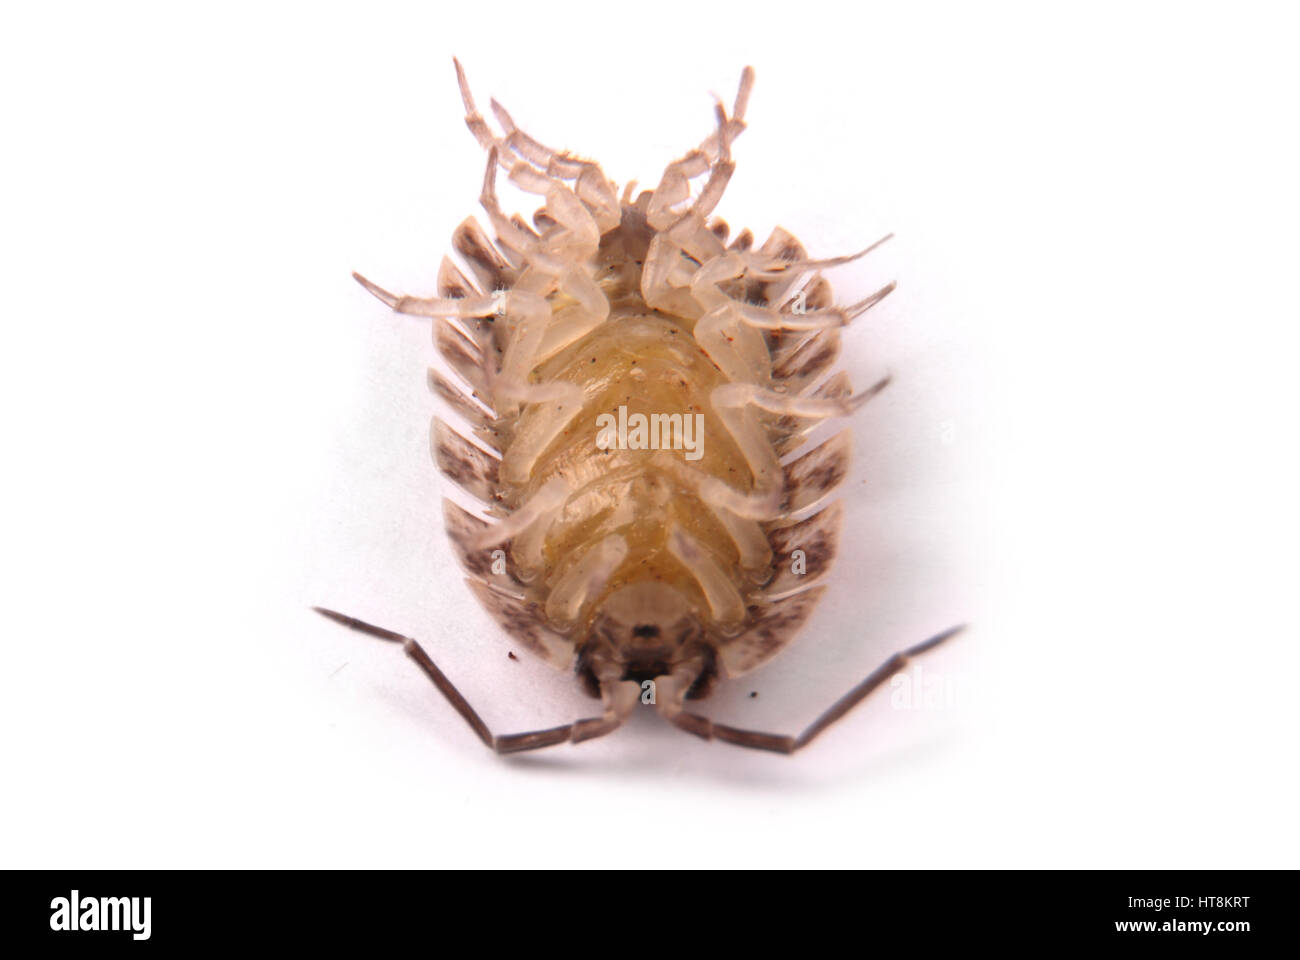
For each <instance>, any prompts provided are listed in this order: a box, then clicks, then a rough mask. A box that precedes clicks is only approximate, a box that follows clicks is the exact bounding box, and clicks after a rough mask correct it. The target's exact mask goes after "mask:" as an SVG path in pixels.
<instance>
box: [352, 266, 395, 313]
mask: <svg viewBox="0 0 1300 960" xmlns="http://www.w3.org/2000/svg"><path fill="white" fill-rule="evenodd" d="M352 279H353V280H355V281H356V282H357V283H359V284H361V286H362V287H364V288H365V290H366V292H367V293H369V294H370V295H371V296H372V297H374V298H375V299H376V300H379V301H380V302H381V303H383V304H384V305H385V306H387V307H393V306H395V305H396V304H397V296H396V295H394V294H391V293H389V292H388V291H387V290H385V289H384V288H383V287H381V286H379V285H378V284H377V283H371V282H370V281H369V280H367V279H366V278H365V277H363V276H362V275H361V274H359V273H357V272H356V271H355V270H353V271H352Z"/></svg>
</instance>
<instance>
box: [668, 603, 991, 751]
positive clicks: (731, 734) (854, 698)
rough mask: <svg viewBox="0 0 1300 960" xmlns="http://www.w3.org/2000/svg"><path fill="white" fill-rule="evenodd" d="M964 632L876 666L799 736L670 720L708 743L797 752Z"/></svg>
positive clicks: (685, 718)
mask: <svg viewBox="0 0 1300 960" xmlns="http://www.w3.org/2000/svg"><path fill="white" fill-rule="evenodd" d="M964 629H966V628H965V625H962V626H958V627H951V628H949V629H948V630H945V631H944V632H943V633H940V634H938V635H936V636H933V637H931V638H930V639H929V640H926V641H925V642H924V643H918V644H917V645H916V646H914V647H909V648H908V649H906V650H903V651H900V652H899V653H896V654H894V655H893V656H892V657H890V658H889V659H888V660H886V661H885V662H884V663H882V664H881V665H880V666H879V667H877V668H876V669H875V670H874V671H873V672H872V673H871V675H870V676H868V677H867V678H866V679H865V680H863V681H862V682H861V683H859V684H858V685H857V686H856V687H854V688H853V689H852V690H850V691H849V692H848V693H846V694H845V695H844V696H842V697H840V699H839V700H837V701H835V703H833V704H832V705H831V706H830V708H829V709H827V710H826V712H824V713H823V714H822V715H821V716H820V717H818V718H817V719H816V720H814V721H813V722H812V723H811V724H809V725H808V727H806V728H805V729H804V731H803V733H801V734H799V735H798V736H788V735H781V734H775V733H764V732H762V731H759V730H745V729H742V728H740V727H732V726H728V725H727V724H725V723H714V722H713V721H711V720H709V719H708V718H707V717H702V716H700V715H699V714H693V713H687V712H685V711H682V712H680V713H678V714H677V715H675V716H671V717H669V719H670V720H672V722H673V723H674V724H676V725H677V726H678V727H681V728H682V729H683V730H685V731H687V732H688V733H693V734H695V735H696V736H697V737H702V738H703V739H705V740H711V739H717V740H724V741H726V742H727V743H734V744H735V745H736V746H738V747H750V748H751V749H754V750H771V751H773V752H775V753H794V752H795V751H796V750H799V749H800V748H802V747H806V746H808V744H810V743H812V741H813V740H814V739H816V737H817V736H818V735H819V734H820V733H821V732H822V731H823V730H825V729H826V728H827V727H829V726H830V725H831V724H832V723H834V722H835V721H836V720H839V719H840V718H841V717H843V716H844V715H845V714H846V713H848V712H849V711H850V710H852V709H853V708H854V707H856V706H857V705H858V704H859V703H861V702H862V701H863V700H865V699H866V698H867V697H868V696H869V695H870V694H871V693H872V692H873V691H875V690H877V689H878V688H879V687H881V686H882V685H883V684H884V683H885V682H886V681H887V680H889V679H890V678H891V677H893V676H894V675H895V674H897V673H899V672H901V671H902V670H903V669H905V668H906V667H907V665H908V664H909V663H910V662H911V661H912V659H913V658H915V657H919V656H920V655H921V654H923V653H926V652H928V651H930V650H933V649H934V648H935V647H937V646H939V645H940V644H941V643H944V642H945V641H947V640H950V639H952V638H953V637H955V636H956V635H957V634H959V633H961V631H962V630H964Z"/></svg>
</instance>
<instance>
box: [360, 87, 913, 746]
mask: <svg viewBox="0 0 1300 960" xmlns="http://www.w3.org/2000/svg"><path fill="white" fill-rule="evenodd" d="M457 73H458V77H459V79H460V84H461V91H462V95H463V98H464V101H465V107H466V114H467V117H466V122H467V124H468V125H469V128H470V130H471V131H472V132H473V133H474V135H475V137H476V138H477V139H478V140H479V142H480V144H481V145H482V146H483V147H484V148H485V150H486V151H487V154H488V163H487V171H486V176H485V179H484V183H483V187H482V193H481V196H480V199H481V202H482V204H483V207H484V209H485V211H486V212H487V217H488V222H489V225H490V230H491V232H489V230H488V229H485V228H484V226H482V225H480V224H479V223H478V221H476V220H475V219H474V218H473V217H471V218H469V219H467V220H466V221H465V222H464V223H462V224H461V225H460V227H459V228H457V230H456V231H455V235H454V236H453V238H452V247H453V249H454V250H455V252H456V253H457V254H458V255H459V256H460V258H461V263H460V264H457V263H455V262H453V261H452V260H450V259H444V261H443V264H442V267H441V269H440V271H439V275H438V296H437V297H431V298H427V299H420V298H415V297H407V296H397V295H393V294H390V293H388V292H387V291H384V290H382V289H381V288H379V287H376V286H375V285H374V284H371V283H369V281H366V280H364V279H362V278H358V279H360V280H361V282H362V283H363V284H364V285H365V286H366V287H367V288H368V289H370V290H371V292H372V293H374V294H375V295H376V296H378V297H379V298H380V299H382V300H383V301H384V302H385V303H387V304H388V305H389V306H391V307H392V308H393V309H394V310H397V311H399V312H403V313H411V314H415V315H420V316H430V317H433V318H435V320H434V341H435V344H436V346H437V350H438V353H439V354H440V355H441V356H442V358H443V359H444V360H445V362H446V364H447V367H448V368H449V371H450V372H447V373H444V372H441V371H430V380H429V382H430V386H431V388H432V389H433V390H434V392H435V393H436V394H437V396H439V397H440V398H441V399H442V400H443V401H444V402H445V403H446V405H447V407H448V408H449V410H450V411H451V414H452V417H453V419H454V420H455V421H458V422H459V424H461V426H459V427H457V426H453V425H451V424H450V423H449V422H445V421H444V420H442V419H437V420H435V421H434V425H433V430H432V437H431V440H432V449H433V453H434V457H435V459H436V461H437V464H438V467H439V469H440V470H441V471H442V472H443V473H444V474H445V475H446V476H447V477H448V478H449V479H450V480H451V481H453V482H454V483H455V484H456V485H457V486H459V487H460V488H461V489H463V490H464V491H465V492H466V493H467V494H469V495H470V497H472V498H473V499H474V500H475V501H477V502H478V503H479V504H480V505H481V509H480V510H479V511H478V512H477V514H476V513H474V512H471V511H467V510H466V509H464V508H462V507H461V506H458V505H456V504H455V503H452V502H451V501H446V502H445V516H446V525H447V531H448V534H449V535H450V539H451V542H452V543H453V545H454V546H455V550H456V553H457V555H458V557H459V559H460V561H461V564H462V565H463V567H464V569H465V571H466V573H467V575H468V576H467V582H468V584H469V586H470V588H471V589H472V590H473V592H474V593H475V594H476V595H477V596H478V598H479V600H480V601H481V602H482V604H483V606H484V607H485V608H486V609H487V610H488V612H489V613H491V614H492V616H493V617H494V618H495V619H496V621H497V622H498V623H499V624H500V625H501V626H502V628H503V629H504V630H505V631H506V632H507V633H508V634H509V635H510V636H511V637H512V638H513V639H514V640H515V641H516V642H517V643H519V644H520V645H521V646H523V647H524V648H526V649H527V650H529V651H530V652H532V653H533V654H536V655H538V656H540V657H542V658H544V659H545V660H547V661H548V662H550V663H552V664H555V665H557V666H561V667H574V668H576V670H577V671H578V673H579V674H580V675H581V677H582V679H583V680H584V682H585V683H586V685H587V687H588V689H589V690H590V691H591V692H592V693H593V694H595V695H597V696H600V697H601V698H602V699H603V700H604V701H605V707H606V710H605V717H604V719H603V720H601V721H600V722H601V723H605V724H606V725H608V724H611V723H612V724H615V725H616V724H617V722H621V720H622V719H623V718H624V717H625V716H626V714H627V712H628V710H629V709H630V704H631V703H632V702H635V700H634V699H632V698H633V696H634V692H635V691H639V690H641V689H642V685H643V684H644V682H645V681H647V680H652V681H655V683H656V684H657V687H658V697H659V699H658V700H656V701H655V703H656V706H658V707H659V709H660V710H661V711H662V712H664V713H665V714H666V715H668V717H669V719H671V720H673V722H675V723H677V724H678V725H679V726H683V727H685V728H687V729H691V730H692V732H698V731H695V730H694V726H697V725H698V724H699V723H701V722H703V721H701V720H700V719H699V718H695V717H692V716H690V715H685V714H683V713H682V709H681V704H682V701H683V699H684V698H686V697H698V696H701V695H703V694H704V693H705V692H706V691H707V690H708V688H709V686H710V685H711V684H712V682H713V681H714V679H715V678H727V677H735V676H740V675H742V674H744V673H745V672H747V671H749V670H752V669H753V668H755V667H756V666H758V665H760V664H762V663H764V662H766V661H767V660H769V659H770V658H772V657H773V656H774V655H776V654H777V653H778V652H779V651H780V650H781V649H782V648H783V647H784V646H786V645H787V644H788V643H789V642H790V640H791V639H792V638H793V637H794V635H795V634H796V632H797V631H798V630H799V629H800V627H801V626H802V625H803V624H804V623H805V622H806V621H807V619H808V617H809V616H810V614H811V613H812V610H813V608H814V607H815V605H816V603H817V601H818V600H819V599H820V598H821V596H822V595H823V593H824V592H825V588H824V587H823V586H820V585H819V584H818V581H819V579H820V578H821V577H822V576H823V575H824V574H825V573H826V572H827V570H828V569H829V568H830V566H831V563H832V561H833V560H834V557H835V552H836V547H837V544H838V537H839V527H840V520H841V514H842V511H841V509H840V506H839V504H838V503H837V502H836V501H834V500H833V499H832V495H833V493H834V491H835V489H836V488H837V487H838V486H839V485H840V484H841V483H842V482H843V480H844V478H845V476H846V474H847V472H848V470H849V464H850V442H849V431H848V430H847V429H846V430H842V431H841V432H839V433H837V434H835V435H833V436H832V437H831V438H830V439H829V440H826V441H825V442H823V443H821V444H820V445H817V446H815V447H812V446H811V445H810V444H809V442H808V433H809V432H810V431H811V430H812V428H813V427H815V426H816V425H817V424H818V423H820V422H822V421H823V420H826V419H828V418H832V417H841V416H844V415H846V414H848V413H849V412H851V411H852V410H853V409H855V408H856V407H857V406H858V405H859V404H861V403H862V402H864V401H865V400H866V399H868V398H869V397H871V396H873V395H874V394H875V393H876V392H878V391H879V390H880V389H881V388H882V387H883V386H884V382H881V383H879V384H877V385H875V386H874V387H873V388H872V389H871V390H868V391H866V392H865V393H862V394H858V395H854V394H853V393H852V390H851V386H850V384H849V382H848V378H847V376H846V375H845V374H844V373H842V372H839V373H836V372H834V371H832V366H833V365H834V363H835V361H836V359H837V358H838V356H839V352H840V346H841V344H840V335H839V328H840V327H842V326H843V325H845V324H847V323H848V322H849V321H850V320H851V319H852V318H853V317H854V316H856V315H857V314H859V313H861V312H863V311H865V310H866V309H868V308H870V307H871V306H874V305H875V304H876V303H878V302H879V301H880V300H881V299H883V297H884V296H885V295H886V294H887V293H888V292H889V291H890V290H891V289H892V285H890V286H888V287H886V288H884V289H883V290H881V291H878V292H877V293H875V294H873V295H872V296H871V297H869V298H867V299H866V300H864V301H862V302H861V303H858V304H853V305H851V306H846V307H837V306H835V305H834V301H833V298H832V295H831V287H830V284H829V282H828V281H827V279H826V277H825V276H824V275H823V274H822V272H821V270H822V269H823V268H827V267H831V266H836V265H839V264H841V263H847V262H849V261H850V260H853V259H855V257H857V256H861V255H862V254H863V253H866V252H868V251H862V253H860V254H856V255H854V256H851V257H840V258H836V259H830V260H813V259H810V258H809V257H808V254H807V252H806V251H805V250H804V248H803V246H802V245H801V244H800V243H799V241H798V240H797V239H795V238H794V237H793V236H791V235H790V234H789V233H787V232H786V231H785V230H783V229H781V228H777V229H776V230H774V231H773V232H772V235H771V236H770V237H769V238H768V239H767V241H766V242H765V243H763V244H762V245H761V246H759V247H757V248H754V246H753V236H752V234H750V232H749V231H748V230H745V231H742V232H741V234H740V235H739V236H737V237H736V238H735V240H734V241H733V242H732V243H731V244H730V245H729V246H728V245H727V238H728V237H729V235H730V230H729V228H728V227H727V225H726V224H725V223H724V222H723V221H721V220H719V219H717V218H715V217H713V216H712V212H713V209H714V207H715V206H716V204H717V203H718V201H719V199H720V198H721V195H722V192H723V189H724V188H725V186H726V183H727V181H728V180H729V179H730V177H731V175H732V172H733V170H734V164H733V162H732V159H731V145H732V142H733V141H734V140H735V138H736V137H737V136H739V134H740V133H741V131H743V129H744V126H745V125H744V114H745V106H746V103H747V101H748V97H749V91H750V87H751V84H752V80H753V73H752V71H750V70H749V69H748V68H747V69H746V71H745V73H744V75H743V78H742V81H741V87H740V93H739V94H738V96H737V98H736V101H735V104H734V107H733V109H732V112H731V113H730V114H728V112H727V111H726V110H725V109H724V108H723V107H722V106H721V105H719V106H718V108H717V115H716V124H715V128H714V130H713V132H712V133H711V134H710V135H709V136H708V137H707V138H706V139H705V140H704V141H703V142H702V143H701V144H700V146H699V147H698V148H696V149H694V150H691V151H690V152H688V153H687V154H685V155H684V156H683V157H682V158H681V159H679V160H677V161H675V162H674V163H672V164H670V165H669V167H668V169H667V170H666V171H665V172H664V174H663V177H662V178H661V180H660V182H659V185H658V187H657V188H655V189H654V190H645V191H642V192H640V193H639V194H637V195H636V196H635V199H634V198H633V192H634V190H633V185H632V184H628V185H627V186H626V188H625V189H624V190H623V191H622V196H621V197H616V192H615V187H614V185H613V184H612V183H611V182H609V181H608V180H607V179H606V178H605V176H604V174H603V172H602V171H601V169H600V167H599V166H598V165H596V164H595V163H592V162H590V161H587V160H583V159H580V158H578V157H576V156H573V155H571V154H568V153H564V152H558V151H554V150H551V149H550V148H548V147H545V146H543V145H542V144H540V143H539V142H537V141H536V140H533V139H532V138H531V137H529V136H528V135H527V134H524V133H523V132H522V131H521V130H519V129H518V128H517V127H516V126H515V124H514V121H513V119H512V118H511V117H510V115H509V114H508V113H506V111H505V110H504V109H503V108H501V107H500V105H498V104H497V103H495V101H494V102H493V103H492V110H493V113H494V114H495V116H496V119H497V123H498V125H499V126H500V127H501V129H502V131H503V133H502V134H500V135H498V134H497V133H496V132H494V131H493V130H492V129H491V128H490V127H489V126H488V124H487V122H486V121H485V120H484V118H483V117H482V116H481V115H480V114H479V113H478V110H477V108H476V107H475V104H474V101H473V98H472V96H471V95H470V92H469V87H468V84H467V82H466V81H465V77H464V73H463V72H462V71H461V70H460V67H459V64H457ZM501 172H504V173H505V174H506V175H507V176H508V177H509V178H510V179H511V180H512V181H513V182H514V183H516V184H517V185H518V186H520V187H521V188H522V189H524V190H525V191H528V192H531V193H535V194H537V195H539V196H540V197H541V198H542V206H541V207H540V208H539V209H538V210H537V211H536V212H535V213H534V214H533V216H532V217H531V220H530V221H526V220H525V219H524V218H523V217H520V216H519V215H517V214H516V215H511V216H507V215H506V214H505V213H503V212H502V211H501V209H500V207H499V205H498V202H497V197H496V178H497V176H498V175H499V174H500V173H501ZM697 179H702V186H700V187H699V189H698V190H693V185H694V181H696V180H697ZM870 249H872V248H868V250H870ZM638 415H639V416H641V417H644V418H645V422H646V423H653V424H655V425H656V427H658V428H660V433H659V439H660V442H659V443H658V444H657V445H651V446H650V448H641V447H639V446H638V444H637V443H636V439H635V430H633V432H632V433H633V440H632V441H630V442H627V443H624V442H623V440H624V439H625V438H624V436H621V435H620V436H618V437H617V442H614V437H615V434H611V433H610V432H609V431H610V430H611V426H610V425H611V423H613V422H616V421H617V422H620V423H635V422H636V420H637V418H638ZM620 418H625V419H620ZM583 722H584V723H587V722H588V721H583ZM590 722H591V723H596V722H597V721H594V720H593V721H590ZM584 729H585V728H584ZM599 732H605V731H604V729H603V728H602V729H601V730H599V731H596V730H595V729H594V728H593V731H589V732H584V733H581V735H580V733H579V732H578V728H577V727H576V726H575V730H574V732H573V739H575V740H576V739H581V738H585V737H586V736H594V735H597V733H599ZM532 745H536V744H532ZM748 745H751V746H752V745H760V746H761V745H763V744H752V743H751V744H748Z"/></svg>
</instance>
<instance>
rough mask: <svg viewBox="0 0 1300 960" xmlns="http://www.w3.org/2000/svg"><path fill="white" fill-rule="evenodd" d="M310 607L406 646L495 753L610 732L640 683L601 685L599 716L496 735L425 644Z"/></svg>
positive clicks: (627, 709) (628, 709) (576, 740)
mask: <svg viewBox="0 0 1300 960" xmlns="http://www.w3.org/2000/svg"><path fill="white" fill-rule="evenodd" d="M312 609H313V610H315V611H316V612H317V613H319V614H320V615H321V616H323V617H327V618H328V619H330V620H333V621H335V622H336V623H341V624H343V626H345V627H348V628H350V629H352V630H357V631H360V632H361V633H365V634H369V635H370V636H372V637H378V638H379V639H381V640H390V641H392V642H394V643H400V644H401V645H402V647H403V649H405V650H406V655H407V656H408V657H410V658H411V659H412V660H414V661H415V662H416V663H417V664H419V666H420V669H421V670H423V671H424V672H425V674H426V675H427V676H428V677H429V679H430V680H432V681H433V685H434V686H435V687H437V688H438V691H439V692H440V693H441V694H442V695H443V696H444V697H446V698H447V702H448V703H450V704H451V705H452V706H453V707H455V708H456V712H457V713H459V714H460V715H461V716H462V717H464V718H465V722H466V723H468V724H469V726H470V729H472V730H473V731H474V733H475V734H477V735H478V738H479V739H480V740H482V741H483V744H484V745H485V746H487V747H490V748H491V749H493V750H495V751H496V752H497V753H519V752H521V751H523V750H538V749H540V748H542V747H550V746H554V745H555V744H557V743H565V742H567V741H572V742H574V743H579V742H581V741H583V740H590V739H592V738H594V737H601V736H604V735H605V734H607V733H613V732H614V731H615V730H617V729H618V728H619V727H620V726H621V725H622V723H623V721H624V720H625V719H626V718H627V715H628V713H630V712H631V710H632V707H633V705H634V704H635V703H636V702H637V697H638V695H639V692H640V687H639V686H637V684H635V683H618V684H610V685H608V686H602V688H601V696H602V700H603V701H604V703H605V712H604V714H603V715H602V716H599V717H588V718H586V719H583V720H578V721H576V722H574V723H566V724H564V725H562V726H559V727H550V728H548V729H545V730H530V731H528V732H527V733H511V734H506V735H505V736H498V735H496V734H494V733H493V732H492V731H491V730H489V729H488V726H487V724H486V723H484V722H483V720H482V718H481V717H480V716H479V715H478V714H477V713H476V712H475V711H474V708H473V707H471V706H470V704H469V701H468V700H466V699H465V698H464V697H463V696H462V695H461V692H460V691H459V690H457V689H456V687H455V685H454V684H452V682H451V681H450V680H448V679H447V675H446V674H444V673H443V672H442V671H441V670H439V669H438V665H437V664H436V663H434V662H433V660H432V658H430V656H429V655H428V654H427V653H425V652H424V648H423V647H421V646H420V645H419V643H417V642H416V641H415V640H413V639H412V638H410V637H404V636H402V635H401V634H400V633H394V632H393V631H392V630H385V629H384V628H383V627H376V626H374V625H373V624H369V623H365V622H364V621H362V620H358V619H356V618H355V617H349V616H347V615H346V614H343V613H338V612H336V611H334V610H326V609H324V608H323V607H312Z"/></svg>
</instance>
